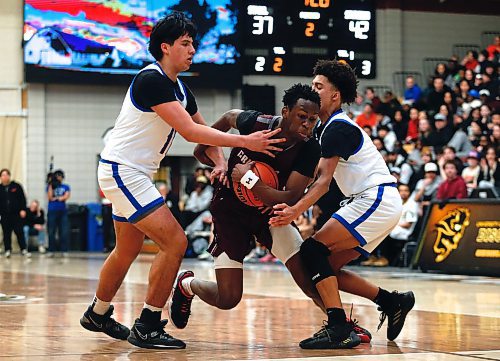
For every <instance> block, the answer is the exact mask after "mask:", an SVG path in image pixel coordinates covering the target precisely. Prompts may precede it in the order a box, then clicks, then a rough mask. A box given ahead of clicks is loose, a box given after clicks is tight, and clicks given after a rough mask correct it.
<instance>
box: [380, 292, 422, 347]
mask: <svg viewBox="0 0 500 361" xmlns="http://www.w3.org/2000/svg"><path fill="white" fill-rule="evenodd" d="M391 296H392V299H393V302H392V305H391V306H390V307H387V309H383V308H382V307H378V310H379V311H381V312H382V313H381V314H380V324H379V325H378V328H377V330H380V328H381V327H382V324H383V323H384V321H385V319H386V318H387V338H388V339H389V340H390V341H394V340H395V339H396V337H398V335H399V333H400V332H401V330H402V329H403V325H404V323H405V319H406V315H407V314H408V312H410V311H411V309H412V308H413V306H414V305H415V295H414V294H413V292H411V291H409V292H405V293H399V292H398V291H394V292H392V293H391Z"/></svg>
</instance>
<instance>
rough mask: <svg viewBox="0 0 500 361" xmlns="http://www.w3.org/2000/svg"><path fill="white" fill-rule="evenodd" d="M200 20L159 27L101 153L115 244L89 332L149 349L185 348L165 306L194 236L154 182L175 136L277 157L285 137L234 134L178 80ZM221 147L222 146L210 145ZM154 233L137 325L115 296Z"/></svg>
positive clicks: (88, 320) (172, 19)
mask: <svg viewBox="0 0 500 361" xmlns="http://www.w3.org/2000/svg"><path fill="white" fill-rule="evenodd" d="M195 35H196V27H195V25H194V24H193V23H192V22H191V21H190V20H189V19H188V18H187V17H185V15H183V14H182V13H172V14H170V15H168V16H166V17H165V18H163V19H162V20H160V21H159V22H158V23H157V24H156V25H155V26H154V27H153V29H152V32H151V36H150V43H149V51H150V53H151V54H152V55H153V57H154V58H155V59H156V60H157V61H156V62H155V63H153V64H151V65H149V66H147V67H146V68H144V69H142V70H141V71H140V72H139V73H138V74H137V75H136V77H135V78H134V80H133V81H132V84H131V85H130V88H129V89H128V92H127V95H126V96H125V100H124V102H123V105H122V109H121V112H120V114H119V116H118V118H117V120H116V123H115V127H114V129H113V130H112V132H111V134H110V138H109V140H108V142H107V144H106V146H105V147H104V150H103V151H102V153H101V157H102V159H101V161H100V163H99V168H98V180H99V186H100V188H101V189H102V191H103V192H104V194H105V196H106V198H108V199H109V200H110V201H111V202H112V204H113V219H114V225H115V230H116V238H117V239H116V248H115V249H114V250H113V252H111V254H110V255H109V256H108V258H107V259H106V261H105V263H104V265H103V267H102V269H101V273H100V276H99V283H98V286H97V291H96V295H95V297H94V301H93V302H92V305H90V306H89V307H88V309H87V311H85V313H84V315H83V317H82V318H81V320H80V323H81V325H82V326H83V327H84V328H86V329H87V330H90V331H94V332H104V333H106V334H107V335H109V336H111V337H113V338H117V339H122V340H125V339H128V341H129V342H130V343H132V344H134V345H136V346H139V347H144V348H185V347H186V345H185V343H184V342H183V341H181V340H179V339H176V338H174V337H172V336H170V335H169V334H167V333H166V332H165V330H164V327H165V325H166V323H167V321H166V320H163V321H162V320H161V311H162V308H163V307H164V305H165V303H166V301H167V298H168V296H169V294H170V290H171V288H172V285H173V282H174V279H175V277H176V274H177V271H178V269H179V265H180V263H181V261H182V258H183V256H184V253H185V250H186V246H187V240H186V236H185V235H184V232H183V230H182V228H181V226H180V225H179V224H178V223H177V221H176V220H175V218H174V217H173V216H172V213H171V212H170V211H169V210H168V208H167V207H166V206H165V204H164V202H163V199H162V197H161V195H160V193H159V192H158V190H157V189H156V188H155V186H154V185H153V183H152V174H153V173H154V172H156V170H157V168H158V166H159V164H160V161H161V159H162V158H163V157H164V156H165V154H166V153H167V151H168V149H169V147H170V145H171V144H172V142H173V140H174V137H175V134H176V133H177V132H179V133H180V134H181V135H182V136H183V137H184V138H185V139H186V140H188V141H190V142H195V143H203V144H209V145H214V146H231V147H247V148H250V149H252V150H254V151H257V152H264V153H266V154H269V155H271V153H270V151H277V150H280V148H276V147H275V146H273V144H275V143H279V142H281V141H283V139H270V138H271V137H272V136H273V135H275V134H277V133H278V132H279V131H280V130H279V129H277V130H275V131H264V132H258V133H253V134H251V135H249V136H241V135H231V134H226V133H223V132H219V131H217V130H215V129H211V128H209V127H207V126H205V121H204V119H203V117H202V115H201V114H200V113H199V112H198V108H197V105H196V101H195V98H194V96H193V94H192V93H191V91H190V90H189V88H188V87H187V86H186V85H185V84H184V83H183V82H182V81H181V80H180V79H178V75H179V73H181V72H183V71H186V70H188V69H189V67H190V65H191V62H192V59H193V56H194V53H195V49H194V47H193V39H194V38H195ZM210 149H211V150H212V151H213V152H214V153H219V152H221V150H220V149H219V148H210ZM145 234H147V235H148V236H149V237H150V238H151V239H152V240H153V241H154V242H155V243H156V244H157V245H158V247H159V252H158V254H157V255H156V257H155V259H154V261H153V263H152V265H151V269H150V272H149V283H148V290H147V295H146V299H145V303H144V308H143V309H142V313H141V315H140V317H139V318H138V319H137V320H136V321H135V324H134V326H133V327H132V331H131V332H130V330H129V329H128V328H127V327H125V326H124V325H122V324H120V323H118V322H117V321H115V320H114V319H113V318H111V316H112V314H113V306H111V305H110V303H111V301H112V299H113V297H114V296H115V294H116V292H117V291H118V289H119V288H120V285H121V283H122V282H123V279H124V278H125V275H126V274H127V271H128V270H129V268H130V266H131V264H132V262H133V261H134V260H135V258H136V257H137V255H138V254H139V252H140V251H141V247H142V244H143V240H144V235H145Z"/></svg>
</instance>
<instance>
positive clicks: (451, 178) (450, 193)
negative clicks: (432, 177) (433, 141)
mask: <svg viewBox="0 0 500 361" xmlns="http://www.w3.org/2000/svg"><path fill="white" fill-rule="evenodd" d="M444 173H445V174H446V180H444V181H443V182H442V183H441V184H440V185H439V188H438V191H437V196H436V198H437V199H438V200H440V201H445V200H448V199H463V198H467V186H466V185H465V181H464V179H463V178H462V177H461V176H459V175H458V169H457V165H456V164H455V162H454V161H453V160H447V161H446V162H445V163H444Z"/></svg>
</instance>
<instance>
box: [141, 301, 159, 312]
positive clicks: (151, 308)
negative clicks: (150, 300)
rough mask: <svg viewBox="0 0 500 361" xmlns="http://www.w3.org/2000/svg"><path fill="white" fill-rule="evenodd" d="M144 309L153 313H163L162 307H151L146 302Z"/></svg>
mask: <svg viewBox="0 0 500 361" xmlns="http://www.w3.org/2000/svg"><path fill="white" fill-rule="evenodd" d="M143 308H147V309H148V310H150V311H151V312H161V311H162V308H161V307H155V306H151V305H148V304H147V303H146V302H144V307H143Z"/></svg>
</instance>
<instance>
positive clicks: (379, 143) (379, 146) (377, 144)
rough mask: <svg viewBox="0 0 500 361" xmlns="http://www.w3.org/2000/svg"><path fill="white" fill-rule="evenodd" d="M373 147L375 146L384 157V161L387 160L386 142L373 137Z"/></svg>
mask: <svg viewBox="0 0 500 361" xmlns="http://www.w3.org/2000/svg"><path fill="white" fill-rule="evenodd" d="M372 142H373V145H375V148H377V150H378V151H379V153H380V154H381V155H382V157H383V158H384V160H385V159H386V158H387V149H386V148H385V145H384V140H383V139H382V138H379V137H373V138H372Z"/></svg>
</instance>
